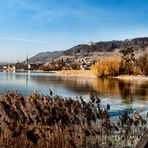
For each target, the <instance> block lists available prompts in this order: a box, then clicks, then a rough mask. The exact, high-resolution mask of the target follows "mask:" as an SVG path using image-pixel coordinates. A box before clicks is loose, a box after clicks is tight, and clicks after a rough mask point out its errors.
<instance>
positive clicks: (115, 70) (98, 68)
mask: <svg viewBox="0 0 148 148" xmlns="http://www.w3.org/2000/svg"><path fill="white" fill-rule="evenodd" d="M121 69H122V60H121V59H120V58H106V59H103V60H100V61H99V62H97V63H95V64H94V65H93V66H92V71H93V73H94V74H95V75H96V76H99V77H101V76H116V75H119V74H120V71H121Z"/></svg>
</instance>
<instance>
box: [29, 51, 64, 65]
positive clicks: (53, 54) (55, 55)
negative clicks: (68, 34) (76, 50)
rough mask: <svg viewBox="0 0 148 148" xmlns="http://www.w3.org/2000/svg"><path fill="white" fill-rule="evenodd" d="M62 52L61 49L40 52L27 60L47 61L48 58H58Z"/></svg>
mask: <svg viewBox="0 0 148 148" xmlns="http://www.w3.org/2000/svg"><path fill="white" fill-rule="evenodd" d="M62 54H63V51H53V52H40V53H38V54H37V55H35V56H33V57H32V58H30V59H29V62H32V63H34V62H47V61H49V60H53V59H55V58H58V57H59V56H61V55H62Z"/></svg>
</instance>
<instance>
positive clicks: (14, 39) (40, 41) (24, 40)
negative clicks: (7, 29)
mask: <svg viewBox="0 0 148 148" xmlns="http://www.w3.org/2000/svg"><path fill="white" fill-rule="evenodd" d="M0 40H7V41H20V42H30V43H40V44H49V42H48V41H43V40H34V39H25V38H15V37H0Z"/></svg>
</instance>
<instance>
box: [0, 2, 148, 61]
mask: <svg viewBox="0 0 148 148" xmlns="http://www.w3.org/2000/svg"><path fill="white" fill-rule="evenodd" d="M147 12H148V1H146V0H130V1H129V0H91V1H90V0H73V1H69V0H63V1H60V0H36V1H35V0H13V1H12V0H1V3H0V18H1V23H0V51H1V54H0V62H17V61H23V60H25V58H26V54H28V56H29V57H32V56H34V55H35V54H37V53H38V52H46V51H55V50H56V51H57V50H66V49H68V48H70V47H73V46H75V45H77V44H80V43H84V42H89V41H93V42H97V41H109V40H125V39H130V38H136V37H147V36H148V30H147V26H148V20H147V19H146V18H147Z"/></svg>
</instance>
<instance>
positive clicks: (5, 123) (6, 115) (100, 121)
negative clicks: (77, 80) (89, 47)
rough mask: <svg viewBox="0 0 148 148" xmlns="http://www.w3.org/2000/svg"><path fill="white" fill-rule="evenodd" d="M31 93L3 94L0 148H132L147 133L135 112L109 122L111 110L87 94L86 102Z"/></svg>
mask: <svg viewBox="0 0 148 148" xmlns="http://www.w3.org/2000/svg"><path fill="white" fill-rule="evenodd" d="M49 93H50V95H47V96H45V95H41V94H39V93H38V92H34V93H32V94H30V95H28V96H27V97H24V96H22V95H21V94H20V93H18V92H10V91H8V92H6V93H4V94H3V95H1V97H0V123H1V124H0V147H9V148H11V147H20V146H21V147H28V148H29V147H52V148H59V147H61V148H68V147H71V148H77V147H78V148H79V147H112V146H116V147H126V146H131V147H134V146H135V144H136V143H137V141H138V138H139V137H140V135H141V134H142V133H143V132H144V131H145V130H146V129H147V121H146V119H145V118H144V117H143V116H142V115H141V113H142V111H143V110H141V112H140V114H139V113H137V112H136V110H134V111H133V116H132V117H130V116H129V115H128V114H127V112H125V113H120V115H119V120H118V121H117V122H116V123H115V122H112V121H111V119H110V116H109V114H108V112H109V110H110V109H111V106H110V105H109V104H107V105H106V106H103V107H102V106H101V104H100V103H101V99H100V98H99V97H98V96H97V95H96V94H93V93H91V94H90V100H89V102H85V101H84V99H83V98H82V97H81V96H80V97H78V98H77V99H76V100H74V99H72V98H62V97H61V96H58V95H56V96H52V95H53V92H52V91H51V90H49Z"/></svg>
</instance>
